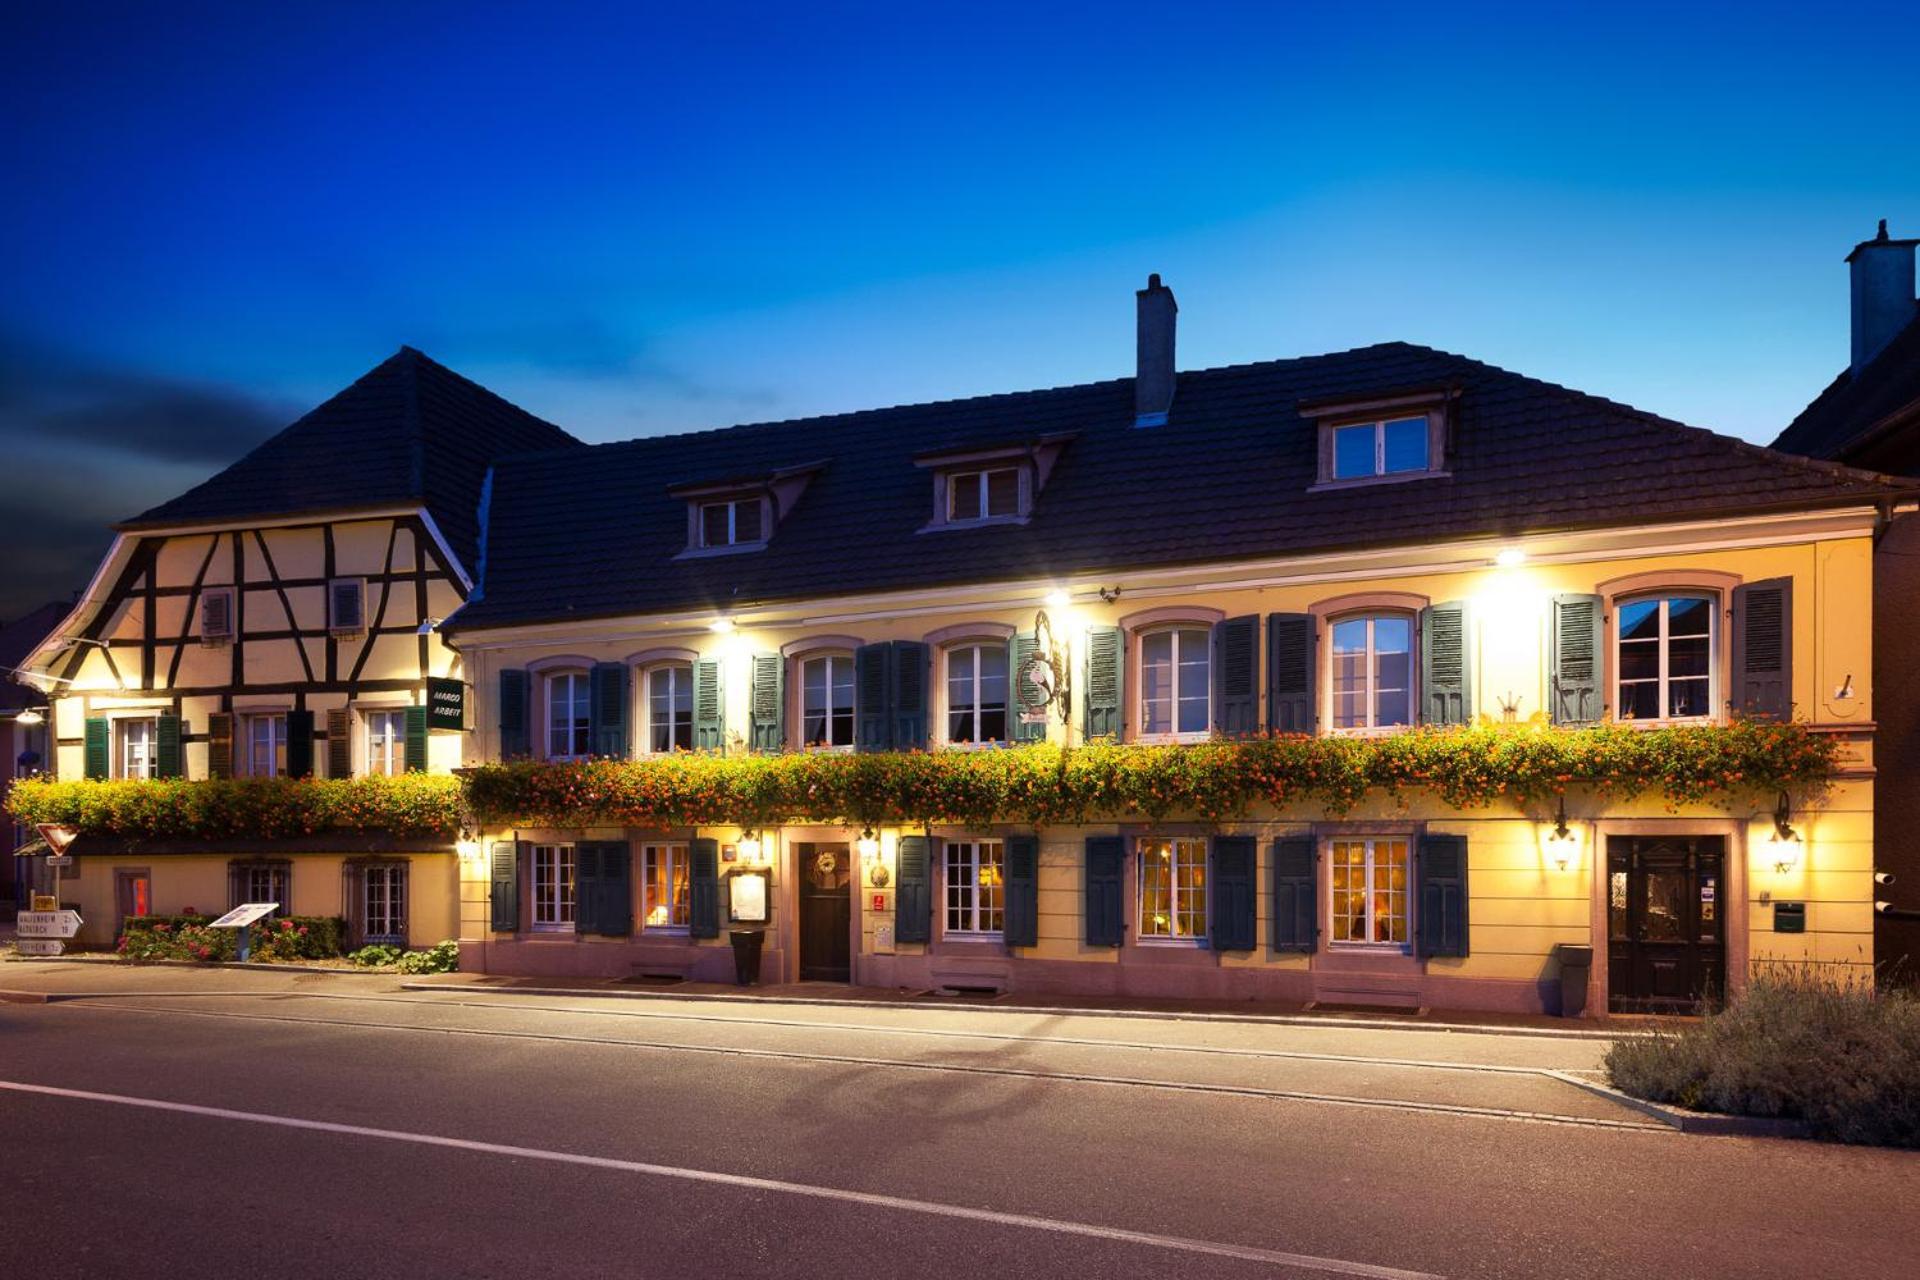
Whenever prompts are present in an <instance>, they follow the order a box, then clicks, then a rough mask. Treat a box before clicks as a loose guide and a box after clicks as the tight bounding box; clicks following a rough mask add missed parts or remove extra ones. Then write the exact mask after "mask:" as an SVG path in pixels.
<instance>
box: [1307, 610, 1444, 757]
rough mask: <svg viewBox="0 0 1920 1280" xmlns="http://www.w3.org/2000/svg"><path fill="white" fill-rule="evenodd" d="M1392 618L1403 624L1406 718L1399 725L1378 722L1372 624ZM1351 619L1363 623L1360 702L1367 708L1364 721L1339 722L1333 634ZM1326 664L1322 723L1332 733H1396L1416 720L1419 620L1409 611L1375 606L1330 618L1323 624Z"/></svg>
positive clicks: (1337, 665) (1376, 654)
mask: <svg viewBox="0 0 1920 1280" xmlns="http://www.w3.org/2000/svg"><path fill="white" fill-rule="evenodd" d="M1385 620H1392V621H1396V622H1404V623H1406V624H1407V690H1406V692H1407V718H1406V721H1405V723H1402V724H1381V723H1380V687H1379V683H1378V680H1377V678H1376V667H1377V666H1378V657H1379V651H1378V650H1377V649H1376V648H1375V646H1374V626H1375V624H1376V623H1379V622H1382V621H1385ZM1352 622H1365V623H1366V624H1367V647H1366V657H1365V659H1364V662H1363V666H1362V669H1363V670H1364V672H1365V674H1366V690H1365V693H1364V696H1363V701H1364V703H1365V706H1366V709H1367V720H1366V723H1365V724H1356V725H1343V724H1341V723H1340V684H1339V677H1340V650H1339V646H1338V641H1337V640H1336V639H1335V634H1336V632H1337V630H1338V628H1340V627H1341V626H1344V625H1346V624H1347V623H1352ZM1326 632H1327V660H1326V662H1327V665H1326V673H1327V679H1326V688H1327V709H1326V721H1325V723H1326V725H1327V727H1328V730H1329V731H1330V732H1332V733H1336V734H1343V735H1350V736H1351V735H1357V736H1365V735H1368V734H1385V733H1400V732H1402V731H1404V730H1407V729H1411V728H1413V727H1414V726H1415V725H1416V724H1418V723H1419V721H1420V716H1419V709H1420V699H1419V693H1420V691H1419V688H1418V687H1417V686H1418V685H1419V682H1420V641H1421V639H1422V637H1421V635H1420V621H1419V618H1418V617H1417V616H1416V615H1414V614H1411V613H1407V612H1404V611H1402V610H1398V609H1378V610H1374V611H1371V612H1364V613H1347V614H1341V615H1340V616H1338V617H1334V618H1330V619H1328V620H1327V623H1326Z"/></svg>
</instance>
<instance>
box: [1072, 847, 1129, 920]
mask: <svg viewBox="0 0 1920 1280" xmlns="http://www.w3.org/2000/svg"><path fill="white" fill-rule="evenodd" d="M1084 859H1085V860H1084V861H1083V863H1082V864H1081V896H1082V911H1083V913H1084V919H1083V929H1082V932H1083V935H1084V936H1085V938H1086V941H1087V945H1088V946H1090V947H1117V946H1119V945H1120V944H1121V943H1122V942H1123V941H1125V940H1126V918H1125V913H1124V908H1123V907H1122V905H1121V904H1122V901H1123V890H1124V888H1125V884H1124V877H1125V875H1126V863H1127V847H1126V842H1125V841H1123V840H1122V839H1121V838H1120V837H1119V836H1088V837H1087V841H1086V849H1085V853H1084Z"/></svg>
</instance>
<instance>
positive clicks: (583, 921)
mask: <svg viewBox="0 0 1920 1280" xmlns="http://www.w3.org/2000/svg"><path fill="white" fill-rule="evenodd" d="M573 858H574V888H575V893H574V902H575V904H576V905H575V910H574V930H575V931H576V932H578V933H598V934H604V935H606V936H608V937H614V938H624V937H627V936H628V935H629V934H631V933H632V932H633V878H632V877H633V859H632V853H631V850H629V849H628V847H627V845H626V843H625V842H624V841H620V840H614V841H596V842H592V843H585V842H583V843H580V844H576V845H575V846H574V848H573Z"/></svg>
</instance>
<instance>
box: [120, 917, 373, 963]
mask: <svg viewBox="0 0 1920 1280" xmlns="http://www.w3.org/2000/svg"><path fill="white" fill-rule="evenodd" d="M213 919H214V917H212V916H207V915H200V914H198V913H193V914H182V915H177V916H128V917H127V920H126V924H125V925H124V926H123V928H122V930H121V933H120V941H119V944H118V946H117V948H116V950H117V953H118V954H119V956H120V957H121V959H123V960H203V961H214V960H232V959H234V958H235V957H236V956H237V954H238V951H239V946H240V931H239V930H238V929H209V928H208V927H207V925H208V923H209V922H210V921H212V920H213ZM346 927H347V922H346V921H345V920H342V919H341V918H340V917H338V916H288V917H284V918H282V919H279V920H263V921H261V922H260V923H258V924H256V925H254V926H253V928H252V934H251V937H250V938H249V941H248V950H249V958H250V959H252V960H256V961H259V962H262V963H265V964H274V963H279V964H287V963H291V962H295V961H300V960H330V959H333V958H335V957H337V956H339V954H340V951H341V939H342V938H343V937H344V936H345V934H346Z"/></svg>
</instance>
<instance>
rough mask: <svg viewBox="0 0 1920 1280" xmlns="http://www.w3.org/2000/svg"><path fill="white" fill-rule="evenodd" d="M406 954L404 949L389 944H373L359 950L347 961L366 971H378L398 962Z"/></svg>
mask: <svg viewBox="0 0 1920 1280" xmlns="http://www.w3.org/2000/svg"><path fill="white" fill-rule="evenodd" d="M405 954H407V949H406V948H405V947H396V946H393V945H392V944H390V943H385V942H374V943H369V944H368V945H366V946H364V947H362V948H360V949H359V950H358V951H356V952H354V953H353V954H352V955H350V956H348V957H347V959H348V960H350V961H352V962H353V963H354V964H357V965H360V966H361V967H362V968H366V969H378V968H383V967H385V966H387V965H391V964H394V963H396V962H398V961H399V959H400V957H401V956H403V955H405Z"/></svg>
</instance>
